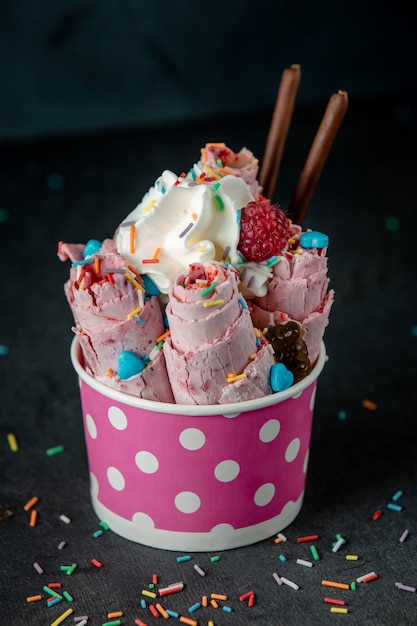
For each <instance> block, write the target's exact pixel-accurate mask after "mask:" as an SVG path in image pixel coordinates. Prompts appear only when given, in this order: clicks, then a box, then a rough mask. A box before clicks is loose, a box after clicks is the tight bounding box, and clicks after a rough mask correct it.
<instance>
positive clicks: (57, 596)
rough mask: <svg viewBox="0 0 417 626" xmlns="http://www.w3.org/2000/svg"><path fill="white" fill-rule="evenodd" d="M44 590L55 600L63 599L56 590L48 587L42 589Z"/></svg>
mask: <svg viewBox="0 0 417 626" xmlns="http://www.w3.org/2000/svg"><path fill="white" fill-rule="evenodd" d="M42 589H43V590H44V592H45V593H47V594H49V595H50V596H52V597H54V598H61V599H62V596H61V595H60V594H59V593H57V592H56V591H55V589H50V588H49V587H47V586H46V585H45V587H42Z"/></svg>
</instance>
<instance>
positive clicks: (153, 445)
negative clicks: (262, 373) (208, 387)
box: [71, 338, 326, 551]
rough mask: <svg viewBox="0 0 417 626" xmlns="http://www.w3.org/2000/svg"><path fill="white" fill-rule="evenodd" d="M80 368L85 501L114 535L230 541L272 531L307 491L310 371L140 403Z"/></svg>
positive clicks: (211, 545)
mask: <svg viewBox="0 0 417 626" xmlns="http://www.w3.org/2000/svg"><path fill="white" fill-rule="evenodd" d="M71 359H72V363H73V365H74V368H75V370H76V372H77V374H78V377H79V382H80V392H81V405H82V413H83V420H84V428H85V439H86V447H87V455H88V464H89V471H90V477H91V499H92V504H93V508H94V510H95V512H96V514H97V516H98V517H99V518H100V519H101V520H103V521H105V522H107V524H108V525H109V526H110V528H111V529H112V530H113V531H114V532H116V533H117V534H119V535H121V536H123V537H126V538H127V539H130V540H132V541H136V542H139V543H142V544H145V545H148V546H152V547H155V548H161V549H165V550H180V551H184V550H190V551H212V550H226V549H229V548H237V547H241V546H245V545H249V544H251V543H255V542H257V541H260V540H262V539H266V538H267V537H270V536H272V535H273V534H275V533H278V532H280V531H281V530H283V529H284V528H285V527H286V526H288V525H289V524H290V523H291V522H292V521H293V520H294V519H295V517H296V516H297V515H298V513H299V511H300V509H301V506H302V502H303V496H304V489H305V482H306V472H307V464H308V454H309V448H310V437H311V428H312V420H313V409H314V400H315V392H316V385H317V378H318V376H319V374H320V372H321V371H322V369H323V366H324V363H325V360H326V355H325V347H324V344H322V346H321V352H320V356H319V360H318V362H317V364H316V366H315V367H314V369H313V371H312V372H311V374H309V376H307V377H306V378H304V379H303V380H302V381H300V382H299V383H297V384H296V385H294V386H293V387H291V388H290V389H287V390H285V391H282V392H279V393H275V394H273V395H270V396H267V397H265V398H261V399H258V400H251V401H248V402H240V403H235V404H227V405H216V406H186V405H179V404H165V403H158V402H153V401H150V400H140V399H138V398H134V397H132V396H129V395H126V394H123V393H121V392H119V391H115V390H113V389H111V388H109V387H106V386H105V385H103V384H102V383H99V382H97V381H96V380H95V379H94V378H92V377H91V376H90V375H89V374H87V373H86V372H85V370H84V368H83V366H82V356H81V350H80V346H79V343H78V339H77V338H75V339H74V340H73V344H72V347H71Z"/></svg>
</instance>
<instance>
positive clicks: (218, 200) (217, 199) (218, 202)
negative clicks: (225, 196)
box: [214, 196, 224, 211]
mask: <svg viewBox="0 0 417 626" xmlns="http://www.w3.org/2000/svg"><path fill="white" fill-rule="evenodd" d="M214 199H215V201H216V202H217V205H218V207H219V211H224V202H223V200H222V199H221V197H220V196H214Z"/></svg>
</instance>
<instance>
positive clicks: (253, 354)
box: [249, 352, 256, 361]
mask: <svg viewBox="0 0 417 626" xmlns="http://www.w3.org/2000/svg"><path fill="white" fill-rule="evenodd" d="M255 357H256V354H255V353H254V352H252V354H250V355H249V358H250V360H251V361H253V359H254V358H255Z"/></svg>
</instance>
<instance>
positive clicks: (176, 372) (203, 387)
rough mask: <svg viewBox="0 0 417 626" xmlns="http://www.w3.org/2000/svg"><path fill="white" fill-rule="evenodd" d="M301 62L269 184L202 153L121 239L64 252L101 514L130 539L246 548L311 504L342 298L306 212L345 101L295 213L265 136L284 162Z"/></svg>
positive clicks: (250, 164) (244, 156) (169, 175)
mask: <svg viewBox="0 0 417 626" xmlns="http://www.w3.org/2000/svg"><path fill="white" fill-rule="evenodd" d="M294 68H298V66H293V67H292V68H290V74H287V73H285V72H284V77H283V81H282V84H281V87H280V91H279V97H278V100H277V108H278V113H277V112H275V113H274V120H275V122H274V123H273V124H272V126H271V134H270V137H269V138H268V145H267V150H266V152H265V158H266V163H265V169H264V172H265V174H264V175H262V171H261V177H260V182H258V161H257V159H255V157H254V156H253V154H252V153H251V152H250V150H248V149H247V148H244V149H242V150H240V151H239V152H237V153H235V152H234V151H233V150H231V149H230V148H229V147H227V146H226V145H225V144H207V145H206V146H205V148H204V149H202V151H201V157H200V159H199V160H198V161H197V162H196V163H195V164H194V165H193V166H192V167H191V168H190V170H189V172H188V173H187V174H182V175H180V176H176V175H175V174H174V173H173V172H171V171H169V170H166V171H164V172H163V173H162V175H161V176H160V177H159V178H157V180H156V181H155V184H154V185H153V186H152V187H150V189H149V190H148V192H147V193H145V195H144V197H143V199H142V200H141V202H140V203H139V204H138V206H137V207H136V208H135V209H133V211H132V212H131V213H130V214H129V215H128V216H127V217H126V219H124V220H123V221H122V222H121V223H120V225H119V227H118V228H117V229H116V231H115V234H114V237H113V238H112V239H108V240H105V241H104V242H97V241H95V240H90V241H89V242H88V243H87V245H85V246H84V245H82V244H65V243H62V242H61V243H60V246H59V251H58V254H59V257H60V259H61V260H67V259H70V260H71V263H72V265H71V270H70V278H69V281H68V282H67V284H66V287H65V293H66V296H67V299H68V302H69V304H70V306H71V309H72V311H73V316H74V322H75V325H74V332H75V334H76V337H75V339H74V341H73V345H72V350H71V356H72V361H73V364H74V367H75V369H76V371H77V374H78V376H79V380H80V389H81V400H82V411H83V418H84V425H85V436H86V445H87V452H88V461H89V469H90V474H91V497H92V501H93V506H94V509H95V511H96V513H97V514H98V515H99V517H100V518H101V519H103V520H104V521H107V523H109V525H110V527H111V528H112V529H113V530H114V531H115V532H118V533H119V534H121V535H122V536H125V537H127V538H129V539H132V540H134V541H138V542H142V543H145V544H148V545H151V546H154V547H161V548H165V549H173V550H185V549H190V550H191V549H193V550H215V549H226V548H232V547H238V546H240V545H246V544H248V543H253V542H254V541H258V540H261V539H264V538H266V537H268V536H270V535H271V534H273V533H274V532H279V531H280V530H282V529H283V528H284V527H285V526H287V525H288V524H289V523H291V521H292V520H293V519H294V517H295V516H296V515H297V513H298V512H299V510H300V508H301V504H302V500H303V495H304V488H305V478H306V469H307V462H308V452H309V446H310V435H311V425H312V416H313V408H314V398H315V390H316V384H317V377H318V376H319V374H320V372H321V370H322V368H323V366H324V363H325V358H326V355H325V349H324V345H323V343H322V339H323V334H324V330H325V327H326V325H327V323H328V317H329V312H330V309H331V305H332V302H333V292H332V291H331V290H329V288H328V286H329V285H328V284H329V279H328V276H327V247H328V238H327V236H326V235H325V234H324V233H317V232H315V231H311V230H309V229H307V230H306V231H304V232H303V230H302V227H301V222H302V219H298V220H297V211H295V210H294V207H295V208H297V207H298V208H299V209H300V211H301V213H300V215H299V217H301V218H303V215H304V214H305V210H306V205H308V202H309V200H310V199H311V190H312V189H314V187H315V185H316V184H317V180H318V177H319V174H320V171H321V169H322V167H323V165H324V161H325V160H326V158H327V156H328V152H329V151H330V146H331V144H332V143H333V140H334V135H335V132H336V130H337V128H338V126H339V125H340V122H341V119H342V118H343V112H344V110H345V109H346V98H345V94H344V92H339V94H336V95H338V96H339V97H338V98H337V103H336V104H335V103H334V102H335V101H333V104H332V106H330V103H329V106H328V109H327V110H326V113H325V118H326V117H327V118H329V116H330V118H331V120H333V122H332V123H330V124H329V123H328V119H327V121H326V123H324V122H322V125H321V126H320V128H319V131H318V135H320V134H321V135H323V134H324V140H323V137H320V136H319V137H317V136H316V139H315V141H314V142H313V147H312V150H311V152H310V155H309V157H308V159H307V162H306V167H305V169H304V170H303V172H302V175H301V177H300V181H299V185H298V186H297V189H296V193H295V194H294V198H296V203H295V204H294V202H292V204H291V206H290V214H289V215H287V214H285V213H284V212H283V211H281V209H280V208H279V207H277V206H274V205H273V204H272V203H271V202H270V200H268V199H267V198H266V195H265V194H266V189H268V188H269V191H268V193H269V195H270V196H272V193H271V185H272V186H274V184H275V181H276V174H277V172H276V170H275V172H272V173H271V168H269V167H267V165H268V164H269V161H268V157H267V155H268V146H269V144H270V143H271V141H272V143H275V144H276V150H275V152H276V154H277V155H280V154H282V146H281V147H280V146H279V144H280V143H282V142H283V141H285V138H286V132H287V130H288V128H286V126H285V124H283V123H282V120H281V122H280V120H279V118H280V117H281V118H282V117H283V116H284V117H286V118H288V116H291V113H292V106H291V98H288V97H287V99H286V100H285V103H286V105H285V106H284V107H283V105H282V102H281V104H280V94H281V95H282V91H285V90H286V89H287V91H288V85H287V84H286V83H288V76H290V79H291V81H293V80H294ZM297 71H299V68H298V70H296V72H295V73H297ZM286 72H287V71H286ZM291 81H290V82H291ZM296 86H297V85H296V83H295V86H294V84H293V86H292V88H291V87H290V91H291V89H292V90H294V89H295V88H296ZM341 94H344V95H343V97H342V96H341ZM281 100H282V98H281ZM288 103H290V104H288ZM339 109H340V110H339ZM335 110H336V112H335ZM275 118H278V123H277V122H276V119H275ZM274 128H275V130H274ZM276 128H278V129H280V133H279V137H278V139H277V137H276ZM329 128H330V131H329ZM271 137H272V139H271ZM277 141H278V145H277ZM317 143H319V144H320V145H321V146H324V148H323V147H322V149H321V151H320V150H319V151H317V150H316V148H315V146H316V144H317ZM269 147H270V146H269ZM312 162H313V163H314V162H316V165H312ZM261 183H262V184H261ZM303 188H304V189H305V191H304V192H303V191H302V190H303ZM300 189H301V191H300ZM249 452H250V454H249ZM155 494H158V497H155Z"/></svg>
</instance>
